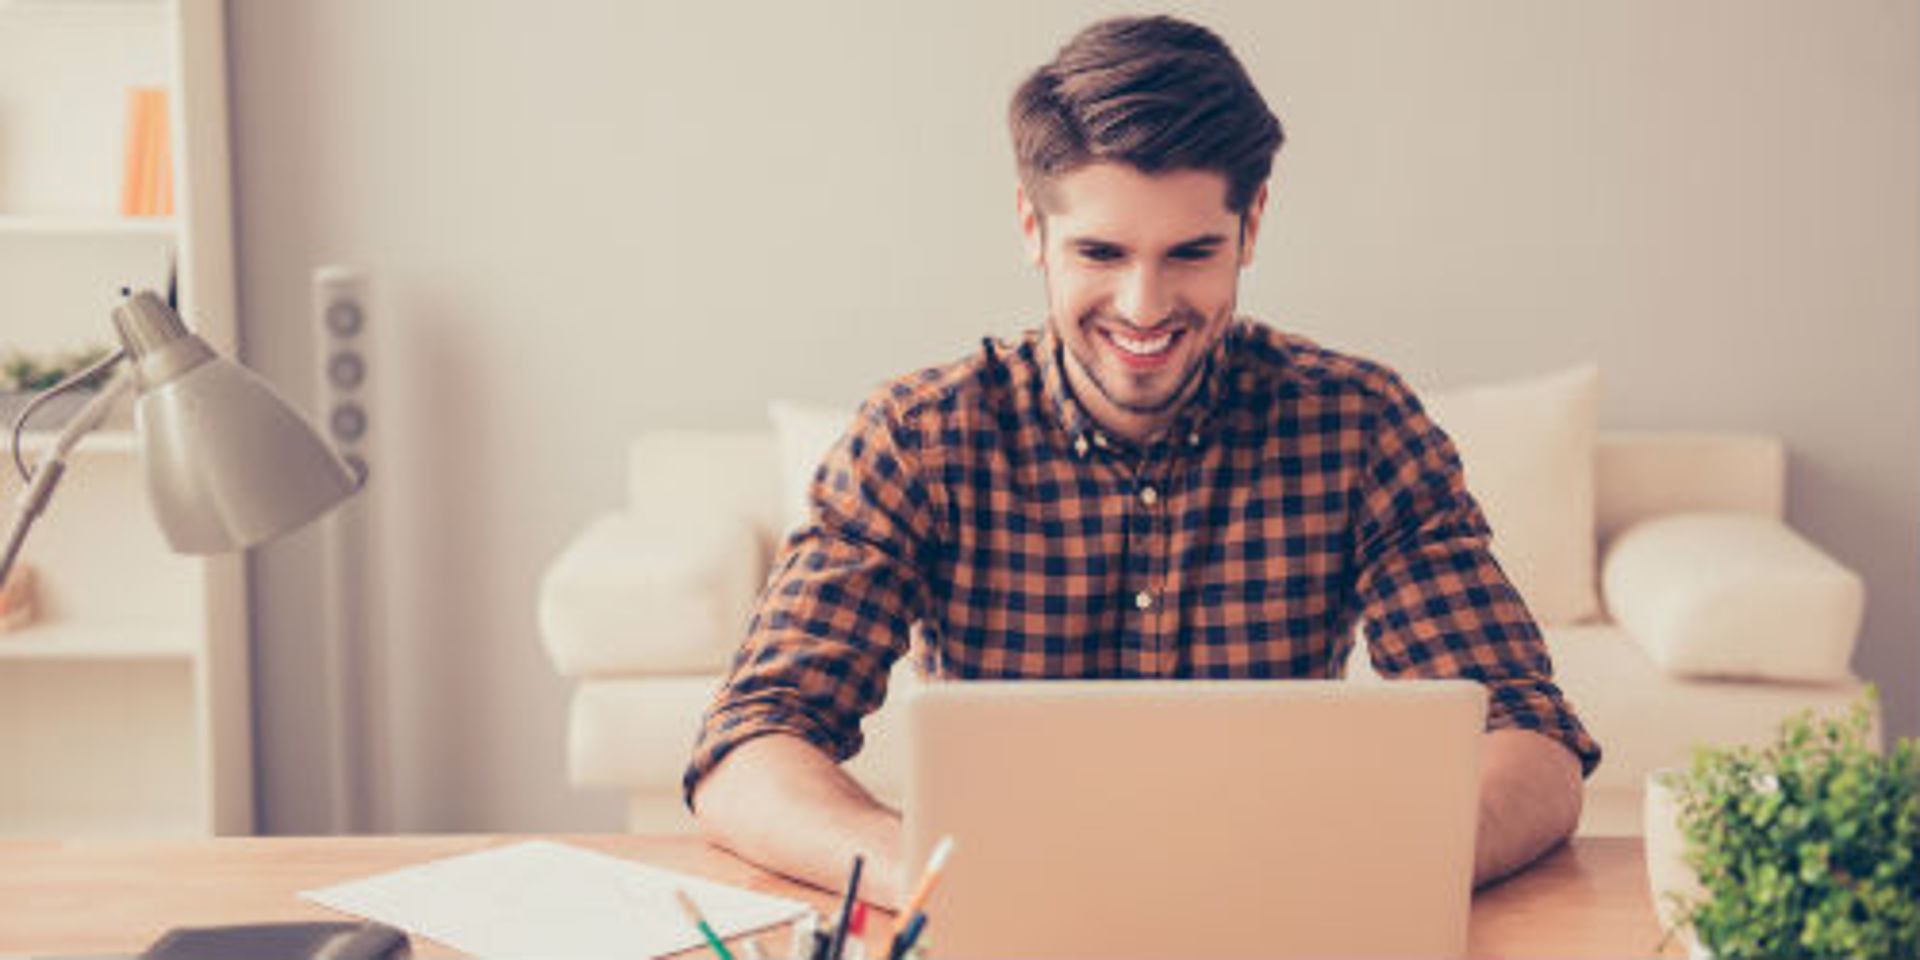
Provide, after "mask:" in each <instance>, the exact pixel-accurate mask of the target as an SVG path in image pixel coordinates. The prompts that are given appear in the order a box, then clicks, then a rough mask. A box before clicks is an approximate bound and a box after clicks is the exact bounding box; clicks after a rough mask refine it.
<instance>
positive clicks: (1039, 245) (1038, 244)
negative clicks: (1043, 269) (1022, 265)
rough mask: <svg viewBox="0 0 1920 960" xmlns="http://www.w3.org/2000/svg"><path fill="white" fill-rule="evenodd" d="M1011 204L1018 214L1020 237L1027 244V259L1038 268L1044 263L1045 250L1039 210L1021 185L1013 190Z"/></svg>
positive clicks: (1045, 242) (1044, 236)
mask: <svg viewBox="0 0 1920 960" xmlns="http://www.w3.org/2000/svg"><path fill="white" fill-rule="evenodd" d="M1013 202H1014V206H1015V207H1017V208H1018V209H1019V212H1020V235H1021V237H1022V238H1023V239H1025V241H1026V244H1027V259H1028V260H1031V261H1032V262H1033V265H1034V266H1036V267H1037V266H1040V265H1042V264H1043V263H1045V262H1046V249H1047V230H1046V227H1045V226H1044V225H1043V224H1042V223H1041V222H1040V220H1041V216H1042V214H1041V213H1040V208H1039V207H1036V206H1035V205H1034V203H1033V198H1032V197H1029V196H1027V188H1026V187H1025V186H1022V185H1016V186H1015V187H1014V188H1013Z"/></svg>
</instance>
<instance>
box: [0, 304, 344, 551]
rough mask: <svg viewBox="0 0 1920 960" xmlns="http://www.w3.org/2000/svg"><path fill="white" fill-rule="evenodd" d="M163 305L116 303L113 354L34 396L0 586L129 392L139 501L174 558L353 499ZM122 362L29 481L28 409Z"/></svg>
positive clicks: (313, 443)
mask: <svg viewBox="0 0 1920 960" xmlns="http://www.w3.org/2000/svg"><path fill="white" fill-rule="evenodd" d="M172 300H173V296H172V293H171V291H170V292H169V297H168V299H167V300H161V299H160V297H159V296H157V295H156V294H154V293H153V292H152V291H150V290H142V291H140V292H139V293H135V294H133V295H132V296H129V297H127V299H126V300H125V301H123V302H122V303H121V304H120V305H119V306H118V307H115V308H114V311H113V325H114V329H115V330H116V331H117V332H118V333H119V335H120V343H121V349H120V350H119V351H118V352H116V353H114V354H113V355H111V356H109V357H106V358H105V359H103V360H101V361H100V362H98V363H95V364H94V365H92V366H90V367H88V368H87V369H85V370H82V371H80V372H78V373H76V374H74V375H73V376H71V377H68V378H67V379H66V380H64V381H62V382H60V383H59V384H57V385H55V386H53V387H51V388H49V389H48V390H47V391H46V392H44V393H42V394H40V395H39V396H37V397H35V398H34V399H33V402H32V403H30V404H28V406H27V408H26V409H25V410H23V411H21V413H20V416H19V418H18V419H17V420H15V422H14V425H13V443H12V449H13V462H14V467H15V469H17V470H18V471H19V472H20V477H21V480H22V481H23V482H24V483H25V486H24V488H23V489H22V490H21V491H20V496H19V500H18V504H19V507H18V514H17V515H16V517H15V519H14V523H13V527H12V529H11V530H10V531H9V532H8V534H7V540H6V544H5V551H4V552H0V584H4V583H6V581H7V573H8V571H9V570H11V569H12V568H13V563H14V560H15V559H17V558H18V556H19V554H20V546H21V544H22V543H23V542H24V541H25V540H26V536H27V529H28V528H29V527H31V526H32V525H33V522H34V520H35V519H37V518H38V517H39V516H40V513H41V512H42V511H43V510H45V509H46V506H47V501H48V500H49V499H51V498H52V496H53V490H54V487H56V486H57V485H58V484H59V483H60V477H61V475H62V474H63V473H65V471H66V458H67V454H68V453H70V452H71V451H72V450H73V448H74V446H75V445H76V444H77V443H79V441H80V438H81V437H82V436H84V435H86V433H87V432H88V431H90V430H92V429H93V428H95V427H96V426H98V425H99V424H100V421H101V420H103V419H105V418H106V415H107V411H108V410H109V409H110V408H111V407H112V406H113V404H114V403H115V402H116V401H118V400H119V399H120V397H122V396H124V395H125V394H127V393H128V392H129V391H136V392H137V399H136V400H135V401H134V429H135V431H136V433H137V434H138V435H139V441H140V453H141V459H143V460H144V461H146V468H147V496H148V498H149V499H150V500H152V501H153V509H154V513H155V514H156V515H157V517H158V518H159V521H160V529H161V531H162V532H163V533H164V534H165V535H166V538H167V543H168V545H169V546H171V547H172V548H173V549H174V550H175V551H176V552H179V553H193V554H208V553H225V552H228V551H232V550H238V549H241V548H243V547H250V546H253V545H255V544H259V543H263V542H265V541H267V540H271V539H273V538H274V537H277V536H280V535H281V534H283V533H287V532H289V531H291V530H293V529H294V528H296V527H299V526H302V525H304V524H305V523H307V522H308V521H310V520H313V519H314V518H316V517H318V516H320V515H321V514H323V513H325V512H327V511H328V510H330V509H332V508H333V507H334V506H336V505H338V504H339V503H340V502H341V501H343V500H345V499H346V498H347V497H349V496H351V495H352V494H353V493H354V491H355V490H356V489H357V488H358V484H357V482H356V478H355V477H354V475H353V473H352V472H351V471H349V470H348V468H347V466H346V464H344V463H342V462H341V460H340V458H339V457H338V456H337V455H335V454H334V452H333V451H332V450H331V449H330V448H329V447H328V446H327V445H326V442H325V441H323V440H321V439H320V435H319V434H318V433H317V432H316V431H315V430H314V429H313V427H312V426H310V425H309V424H308V423H307V421H306V419H305V418H303V417H302V416H300V414H299V413H297V412H295V411H294V409H293V408H292V407H291V406H289V405H288V404H287V402H286V401H284V400H282V399H280V397H279V396H278V395H277V394H275V393H274V392H273V389H272V388H271V387H269V386H267V384H266V382H265V381H264V380H261V379H260V378H259V377H257V376H255V375H254V374H253V373H252V372H250V371H248V370H247V369H246V368H245V367H242V366H240V365H239V364H237V363H234V362H233V361H231V360H227V359H224V358H222V357H220V356H219V355H218V354H216V353H214V351H213V348H211V347H209V346H207V343H206V341H205V340H202V339H200V338H199V337H198V336H196V335H194V334H193V333H191V332H189V331H188V330H187V327H186V324H184V323H182V322H181V320H180V316H179V314H177V313H175V312H174V308H173V305H172V303H171V301H172ZM122 360H125V361H128V363H129V365H130V366H131V370H130V371H127V372H124V373H122V374H121V375H120V376H117V377H115V378H114V379H113V380H112V381H111V382H109V383H108V385H107V386H106V387H104V388H102V389H101V390H100V392H99V393H98V394H97V395H95V396H94V398H93V399H92V400H90V401H88V403H87V404H86V406H84V407H82V408H81V410H80V412H79V413H78V414H76V415H75V416H74V417H73V419H72V420H71V421H69V422H68V423H67V425H66V427H65V428H64V429H62V430H61V431H60V434H59V435H58V436H57V437H56V438H55V439H54V441H53V444H52V446H51V447H49V448H48V449H47V450H46V452H45V453H43V454H42V455H41V456H40V459H39V462H38V463H37V464H35V466H34V468H33V469H32V470H28V469H27V465H26V461H25V460H24V459H22V458H21V455H20V434H21V433H22V431H23V430H24V429H25V427H26V423H27V418H28V417H30V416H32V415H33V412H34V409H35V408H37V407H38V406H40V404H42V403H44V402H45V401H47V400H48V399H50V398H51V397H53V396H54V395H55V394H58V393H60V392H62V391H64V390H67V389H70V388H72V387H73V386H75V385H77V384H80V383H82V382H85V381H86V380H88V379H89V378H92V377H94V376H97V375H98V374H100V373H101V372H103V371H106V370H108V369H111V368H112V367H113V366H114V365H115V364H117V363H119V362H120V361H122Z"/></svg>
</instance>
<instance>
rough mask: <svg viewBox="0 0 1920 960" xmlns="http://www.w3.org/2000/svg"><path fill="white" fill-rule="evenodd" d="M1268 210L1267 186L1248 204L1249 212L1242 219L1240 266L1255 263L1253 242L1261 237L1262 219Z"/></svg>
mask: <svg viewBox="0 0 1920 960" xmlns="http://www.w3.org/2000/svg"><path fill="white" fill-rule="evenodd" d="M1266 210H1267V185H1266V184H1264V183H1263V184H1261V185H1260V192H1259V193H1256V194H1254V195H1253V202H1251V203H1249V204H1247V212H1246V213H1245V214H1244V215H1242V216H1241V218H1240V265H1241V266H1242V267H1245V266H1248V265H1249V264H1251V263H1253V241H1254V239H1255V238H1256V237H1258V236H1259V235H1260V217H1261V216H1262V215H1263V214H1265V213H1266Z"/></svg>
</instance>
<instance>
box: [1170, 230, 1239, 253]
mask: <svg viewBox="0 0 1920 960" xmlns="http://www.w3.org/2000/svg"><path fill="white" fill-rule="evenodd" d="M1226 242H1227V235H1226V234H1224V233H1209V234H1204V235H1202V236H1198V237H1195V238H1193V239H1192V240H1188V241H1186V242H1185V243H1176V244H1174V245H1173V248H1174V249H1175V250H1186V249H1191V248H1193V247H1217V246H1220V245H1221V244H1223V243H1226Z"/></svg>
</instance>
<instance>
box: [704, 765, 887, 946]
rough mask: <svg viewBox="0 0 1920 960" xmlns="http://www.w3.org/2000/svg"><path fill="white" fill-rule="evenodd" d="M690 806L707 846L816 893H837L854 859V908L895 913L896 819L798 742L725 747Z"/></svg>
mask: <svg viewBox="0 0 1920 960" xmlns="http://www.w3.org/2000/svg"><path fill="white" fill-rule="evenodd" d="M693 806H694V819H696V820H698V821H699V823H700V829H701V830H702V831H703V832H704V833H705V834H706V835H707V838H708V839H709V840H712V841H713V842H714V843H716V844H718V845H720V846H722V847H725V848H727V849H728V850H731V851H733V852H734V853H736V854H738V855H739V856H741V857H743V858H745V859H747V860H750V861H752V862H754V863H757V864H759V865H760V866H763V867H766V868H767V869H769V870H772V871H774V872H775V873H781V874H785V875H786V876H789V877H792V878H794V879H796V880H801V881H804V882H806V883H810V884H813V885H814V886H817V887H820V888H822V889H826V890H840V889H843V888H844V887H845V885H846V882H847V874H848V871H849V870H850V869H851V868H852V866H853V858H854V855H855V854H859V855H861V856H863V857H866V866H865V867H864V868H862V873H861V879H860V899H862V900H865V901H867V902H868V903H871V904H874V905H875V906H879V907H885V908H886V909H889V910H892V909H896V908H897V907H898V905H899V901H900V899H901V897H902V893H901V890H900V886H901V884H902V883H904V882H906V881H905V880H904V879H903V878H902V877H901V875H900V857H901V856H902V853H901V828H900V814H899V813H897V812H895V811H893V810H889V809H887V808H886V807H884V806H881V805H880V803H879V801H876V800H875V799H874V798H873V795H872V794H869V793H868V792H867V791H866V790H865V789H864V788H862V787H861V786H860V785H859V784H858V783H855V782H854V780H853V778H852V777H849V776H847V774H846V772H845V771H843V770H841V769H840V766H839V765H838V764H836V763H834V762H833V760H832V759H831V758H829V757H828V756H827V755H826V754H824V753H821V752H820V750H819V749H818V748H817V747H815V746H814V745H813V744H811V743H808V742H807V741H805V740H803V739H801V738H799V737H796V736H791V735H787V734H770V735H768V736H764V737H756V738H754V739H752V740H749V741H747V742H746V743H743V744H741V745H740V746H738V747H736V748H734V750H733V752H731V753H729V754H727V756H726V758H725V759H723V760H721V761H720V764H719V766H716V767H714V768H713V770H712V771H711V772H709V773H708V774H707V776H706V779H704V780H702V781H701V782H700V785H699V787H697V788H696V789H695V791H694V795H693Z"/></svg>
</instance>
